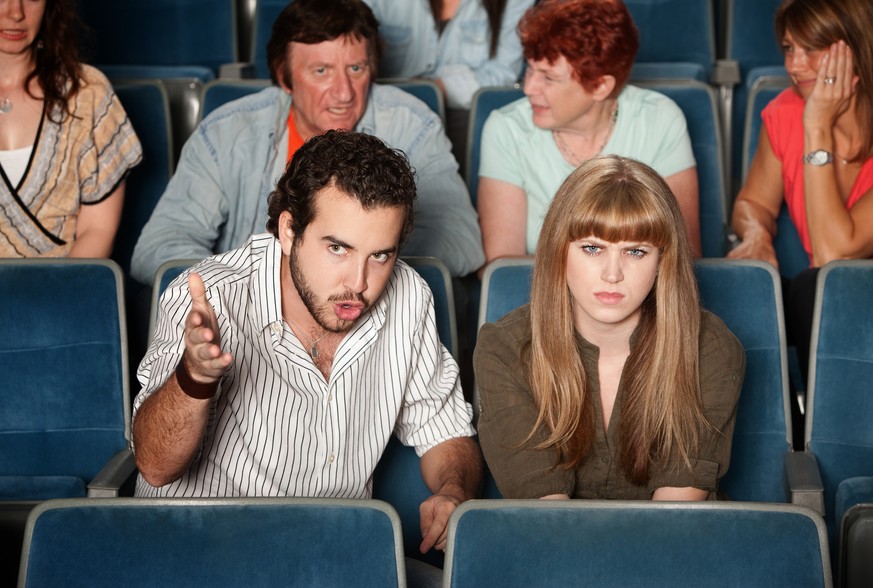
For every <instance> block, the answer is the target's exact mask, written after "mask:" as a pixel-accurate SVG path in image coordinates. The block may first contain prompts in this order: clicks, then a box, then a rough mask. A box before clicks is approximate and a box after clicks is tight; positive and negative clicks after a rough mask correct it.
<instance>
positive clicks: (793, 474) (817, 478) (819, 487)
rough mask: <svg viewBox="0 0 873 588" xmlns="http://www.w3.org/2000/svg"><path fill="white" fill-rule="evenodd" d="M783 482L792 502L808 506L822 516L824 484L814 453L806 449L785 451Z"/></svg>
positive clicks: (823, 509)
mask: <svg viewBox="0 0 873 588" xmlns="http://www.w3.org/2000/svg"><path fill="white" fill-rule="evenodd" d="M785 482H786V484H787V485H788V494H789V496H791V503H792V504H799V505H801V506H806V507H809V508H811V509H812V510H814V511H815V512H817V513H818V514H820V515H821V516H824V514H825V505H824V484H822V481H821V472H819V469H818V461H816V459H815V455H813V454H812V453H809V452H806V451H793V452H790V453H786V454H785Z"/></svg>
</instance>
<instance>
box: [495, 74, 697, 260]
mask: <svg viewBox="0 0 873 588" xmlns="http://www.w3.org/2000/svg"><path fill="white" fill-rule="evenodd" d="M602 154H603V155H609V154H614V155H621V156H624V157H630V158H633V159H636V160H639V161H642V162H643V163H645V164H647V165H649V166H651V167H652V168H653V169H654V170H655V171H656V172H658V173H659V174H661V176H663V177H665V178H667V177H669V176H672V175H673V174H676V173H679V172H681V171H684V170H686V169H689V168H692V167H695V166H696V165H697V163H696V161H695V160H694V152H693V151H692V148H691V138H690V137H689V136H688V126H687V125H686V123H685V115H684V114H683V113H682V110H681V109H680V108H679V107H678V106H677V105H676V103H675V102H673V101H672V100H670V99H669V98H668V97H666V96H664V95H663V94H659V93H658V92H654V91H652V90H647V89H643V88H637V87H636V86H625V87H624V89H623V90H622V91H621V94H619V96H618V118H617V119H616V121H615V128H614V129H613V131H612V134H611V135H610V137H609V140H608V141H607V143H606V145H604V146H603V150H602ZM574 169H575V168H574V167H573V166H572V165H570V164H569V163H567V161H566V160H565V159H564V156H563V155H561V152H560V150H559V149H558V146H557V144H556V143H555V139H554V138H553V137H552V132H551V131H549V130H546V129H541V128H539V127H537V126H535V125H534V124H533V111H532V109H531V106H530V100H528V99H527V98H522V99H520V100H516V101H515V102H512V103H511V104H508V105H506V106H504V107H503V108H500V109H498V110H495V111H494V112H492V113H491V114H490V115H489V116H488V120H486V121H485V126H484V127H483V128H482V148H481V159H480V163H479V176H480V177H486V178H493V179H495V180H500V181H502V182H506V183H508V184H513V185H515V186H519V187H520V188H522V189H523V190H524V192H525V195H526V196H527V230H526V235H527V236H526V244H527V252H528V254H533V253H534V252H535V251H536V247H537V240H538V239H539V236H540V228H541V227H542V226H543V220H544V219H545V217H546V212H547V211H548V208H549V204H551V202H552V198H554V197H555V193H556V192H557V191H558V188H560V187H561V184H563V183H564V180H565V179H567V176H569V175H570V174H571V173H572V172H573V170H574Z"/></svg>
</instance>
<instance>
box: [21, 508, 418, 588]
mask: <svg viewBox="0 0 873 588" xmlns="http://www.w3.org/2000/svg"><path fill="white" fill-rule="evenodd" d="M20 578H21V581H22V585H23V586H91V587H102V586H106V587H109V586H112V587H115V586H186V587H191V588H193V587H197V586H203V587H209V588H213V587H215V586H373V587H379V588H382V587H386V586H403V585H405V563H404V560H403V554H402V550H401V543H400V522H399V520H398V518H397V513H396V512H395V511H394V510H393V509H392V508H391V507H390V506H388V505H387V504H385V503H383V502H380V501H376V500H342V499H318V498H310V499H307V498H231V499H208V498H206V499H147V498H116V499H105V500H97V499H94V500H84V499H68V500H54V501H49V502H46V503H43V504H42V505H40V506H39V507H37V508H36V509H35V510H34V511H33V512H32V513H31V515H30V516H29V518H28V522H27V530H26V533H25V545H24V551H23V553H22V559H21V568H20Z"/></svg>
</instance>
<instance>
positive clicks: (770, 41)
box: [725, 0, 782, 79]
mask: <svg viewBox="0 0 873 588" xmlns="http://www.w3.org/2000/svg"><path fill="white" fill-rule="evenodd" d="M781 3H782V0H731V1H730V2H727V3H726V4H727V6H726V9H727V19H726V20H727V22H726V26H725V28H726V31H725V55H726V57H727V58H728V59H733V60H736V61H737V63H738V65H739V66H740V74H741V76H742V77H743V79H745V75H746V73H747V72H748V71H749V70H751V69H753V68H756V67H760V66H765V65H781V64H782V52H781V51H780V50H779V45H780V42H779V41H777V39H776V28H775V22H776V9H777V8H779V5H780V4H781Z"/></svg>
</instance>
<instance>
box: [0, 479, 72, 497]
mask: <svg viewBox="0 0 873 588" xmlns="http://www.w3.org/2000/svg"><path fill="white" fill-rule="evenodd" d="M85 488H86V486H85V481H84V480H83V479H81V478H76V477H73V476H0V500H48V499H51V498H82V497H84V496H85Z"/></svg>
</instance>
